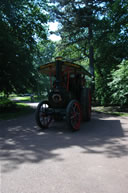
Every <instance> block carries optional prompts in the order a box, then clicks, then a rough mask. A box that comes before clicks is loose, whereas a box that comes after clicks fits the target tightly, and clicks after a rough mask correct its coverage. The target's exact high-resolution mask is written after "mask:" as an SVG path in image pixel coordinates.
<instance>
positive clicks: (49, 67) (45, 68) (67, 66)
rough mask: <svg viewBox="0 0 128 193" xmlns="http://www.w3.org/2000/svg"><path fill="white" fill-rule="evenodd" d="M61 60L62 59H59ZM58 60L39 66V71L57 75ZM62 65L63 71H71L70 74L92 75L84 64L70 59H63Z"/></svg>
mask: <svg viewBox="0 0 128 193" xmlns="http://www.w3.org/2000/svg"><path fill="white" fill-rule="evenodd" d="M59 61H60V60H59ZM56 62H57V60H56V61H55V62H50V63H47V64H44V65H41V66H40V67H39V72H40V73H42V74H45V75H48V76H49V75H50V76H55V75H56ZM61 66H62V73H64V72H69V73H70V74H75V73H77V74H84V75H87V76H89V77H92V75H91V73H89V72H88V71H87V70H85V69H84V68H83V67H82V66H80V65H79V64H75V63H71V62H68V61H62V60H61Z"/></svg>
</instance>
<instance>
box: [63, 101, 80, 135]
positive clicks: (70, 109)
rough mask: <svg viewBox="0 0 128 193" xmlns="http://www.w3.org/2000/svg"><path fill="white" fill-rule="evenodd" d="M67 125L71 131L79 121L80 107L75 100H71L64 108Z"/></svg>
mask: <svg viewBox="0 0 128 193" xmlns="http://www.w3.org/2000/svg"><path fill="white" fill-rule="evenodd" d="M66 121H67V125H68V126H69V128H70V129H71V130H72V131H77V130H79V128H80V123H81V107H80V104H79V102H78V101H77V100H72V101H71V102H70V103H69V104H68V106H67V109H66Z"/></svg>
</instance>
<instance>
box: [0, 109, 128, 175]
mask: <svg viewBox="0 0 128 193" xmlns="http://www.w3.org/2000/svg"><path fill="white" fill-rule="evenodd" d="M127 140H128V135H127V131H126V130H125V129H123V128H122V126H121V123H120V119H119V118H116V117H110V116H106V115H103V114H95V113H94V114H93V117H92V120H91V121H90V122H86V123H83V124H82V125H81V130H80V131H79V132H74V133H72V132H70V130H69V129H68V128H67V126H66V124H65V122H63V123H62V122H61V123H53V125H52V126H51V128H49V129H48V130H45V131H43V132H39V131H38V128H37V126H36V123H35V120H34V115H33V114H32V115H29V116H26V117H21V118H18V119H15V120H10V121H1V122H0V141H1V147H2V151H1V152H0V158H1V161H2V165H3V172H9V171H12V170H13V169H17V168H18V167H19V165H20V164H22V163H26V162H30V163H38V162H41V161H44V160H48V159H55V160H58V161H63V158H62V157H61V156H60V154H59V151H57V152H55V150H59V149H66V150H67V151H68V148H72V147H74V146H75V147H76V146H77V147H79V148H81V154H83V155H84V154H104V156H106V157H108V158H113V157H117V158H119V157H122V156H128V145H127V144H126V141H127Z"/></svg>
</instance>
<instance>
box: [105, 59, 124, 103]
mask: <svg viewBox="0 0 128 193" xmlns="http://www.w3.org/2000/svg"><path fill="white" fill-rule="evenodd" d="M111 76H112V81H111V82H110V83H108V86H109V88H110V89H111V91H112V93H113V94H112V96H111V97H112V104H118V105H120V106H124V105H126V104H128V60H125V61H123V62H122V63H121V64H120V65H118V69H117V70H116V71H112V72H111Z"/></svg>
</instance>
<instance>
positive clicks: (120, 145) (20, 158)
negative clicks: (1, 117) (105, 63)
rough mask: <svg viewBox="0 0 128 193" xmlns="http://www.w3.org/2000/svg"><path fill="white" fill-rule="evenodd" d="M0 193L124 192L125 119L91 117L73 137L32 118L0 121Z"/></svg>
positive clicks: (127, 186)
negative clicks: (39, 125)
mask: <svg viewBox="0 0 128 193" xmlns="http://www.w3.org/2000/svg"><path fill="white" fill-rule="evenodd" d="M0 142H1V147H2V148H1V151H0V162H1V168H0V170H1V173H0V187H1V190H0V192H1V193H127V192H128V117H114V116H108V115H104V114H93V116H92V120H91V121H90V122H87V123H83V124H82V125H81V129H80V131H79V132H75V133H72V132H70V131H69V130H68V128H67V127H66V125H65V123H64V122H63V123H62V122H61V123H57V124H55V123H53V125H52V126H51V128H49V129H48V130H46V131H44V132H39V131H38V128H37V126H36V123H35V121H34V114H32V115H29V116H26V117H21V118H17V119H15V120H8V121H0Z"/></svg>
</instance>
